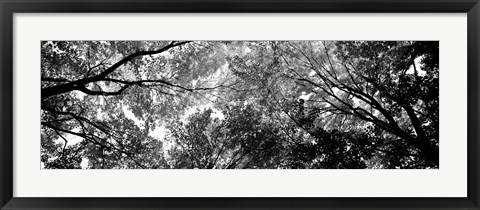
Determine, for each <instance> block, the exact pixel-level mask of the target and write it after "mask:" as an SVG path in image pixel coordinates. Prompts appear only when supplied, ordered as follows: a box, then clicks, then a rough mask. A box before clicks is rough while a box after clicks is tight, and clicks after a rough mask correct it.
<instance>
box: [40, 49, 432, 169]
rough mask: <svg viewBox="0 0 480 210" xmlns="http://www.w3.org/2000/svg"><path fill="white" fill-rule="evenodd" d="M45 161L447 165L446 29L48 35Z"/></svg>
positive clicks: (160, 165)
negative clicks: (344, 34) (442, 152)
mask: <svg viewBox="0 0 480 210" xmlns="http://www.w3.org/2000/svg"><path fill="white" fill-rule="evenodd" d="M41 77H42V78H41V109H42V112H41V161H42V165H43V167H44V168H62V169H67V168H105V169H106V168H144V169H168V168H182V169H183V168H190V169H193V168H199V169H203V168H210V169H213V168H215V169H233V168H257V169H267V168H275V169H276V168H282V169H283V168H288V169H313V168H319V169H322V168H323V169H340V168H438V167H439V127H438V126H439V82H438V81H439V80H438V79H439V43H438V42H435V41H42V43H41Z"/></svg>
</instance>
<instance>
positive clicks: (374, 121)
mask: <svg viewBox="0 0 480 210" xmlns="http://www.w3.org/2000/svg"><path fill="white" fill-rule="evenodd" d="M265 45H267V46H268V47H265V46H261V47H263V48H264V49H265V48H268V49H270V50H269V51H268V52H269V53H268V54H269V56H263V59H267V60H268V61H264V62H262V63H263V64H260V65H259V64H258V63H253V62H249V61H248V60H249V59H252V58H254V57H256V56H258V55H248V56H245V57H243V58H239V59H237V60H238V62H237V63H236V68H237V69H238V70H237V71H239V72H241V71H248V73H247V74H248V75H250V76H249V77H250V78H255V76H252V75H257V74H261V73H262V72H273V73H272V74H269V76H270V77H269V78H268V81H266V82H265V81H261V80H260V79H257V80H256V83H261V84H269V85H267V86H266V88H265V89H267V91H268V92H269V94H270V96H272V98H273V100H272V101H277V104H278V106H279V107H283V108H282V110H283V111H284V112H285V113H286V114H287V115H288V116H289V118H290V119H291V120H292V121H293V122H295V124H296V126H297V127H298V128H300V129H301V130H304V131H305V132H307V133H309V134H310V136H311V137H314V136H315V134H314V131H312V130H310V129H306V128H307V127H311V126H310V125H308V124H305V123H304V122H302V120H303V119H305V116H301V117H300V116H298V115H296V114H295V112H294V111H293V110H296V109H294V108H291V107H290V108H289V106H291V105H289V104H292V103H295V102H297V101H299V99H298V97H302V96H303V97H306V98H308V99H307V100H306V101H304V102H302V103H304V105H302V107H303V108H302V109H304V110H310V111H309V112H310V113H309V114H307V115H308V116H307V118H312V119H310V120H309V122H310V124H312V123H313V124H314V125H315V127H316V128H317V130H322V129H326V130H327V131H328V132H330V131H332V130H334V129H336V130H338V129H339V130H342V131H345V132H351V131H359V130H363V129H366V128H367V127H374V130H378V129H379V130H381V131H382V132H380V133H378V132H377V135H379V136H382V137H383V138H382V142H381V145H376V147H377V148H376V149H377V150H381V151H383V153H384V154H382V155H384V156H393V155H395V156H398V155H401V156H402V157H413V158H414V159H416V160H417V162H423V161H426V162H423V163H422V164H420V165H421V166H420V167H423V166H427V167H438V157H439V156H438V42H270V43H266V44H265ZM251 47H252V48H254V47H255V48H260V47H259V46H255V45H252V46H251ZM259 51H261V52H262V53H263V54H265V50H261V49H259ZM420 71H421V72H420ZM272 104H273V103H272ZM314 121H315V122H314ZM399 142H402V143H406V144H407V146H408V148H406V149H404V152H403V153H402V154H399V153H398V151H397V149H396V148H397V146H398V145H399V144H398V143H399ZM387 153H388V154H387ZM397 166H401V167H409V166H405V165H397ZM410 166H412V167H418V166H416V165H415V164H410Z"/></svg>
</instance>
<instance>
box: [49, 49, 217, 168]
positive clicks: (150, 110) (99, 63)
mask: <svg viewBox="0 0 480 210" xmlns="http://www.w3.org/2000/svg"><path fill="white" fill-rule="evenodd" d="M215 45H216V43H212V44H209V43H202V42H198V43H193V42H188V41H181V42H177V41H172V42H148V41H147V42H115V41H110V42H51V41H49V42H42V83H41V84H42V95H41V96H42V102H41V105H42V106H41V107H42V117H41V118H42V122H41V125H42V148H44V150H43V152H44V153H45V155H44V156H45V157H46V158H44V159H43V160H44V162H46V163H47V164H46V165H45V166H46V167H49V166H50V165H49V164H48V163H49V162H50V161H52V160H53V161H55V158H56V157H57V156H58V154H57V153H58V151H56V150H59V149H60V148H59V143H55V141H57V140H60V141H62V140H63V141H64V143H63V144H62V145H63V148H62V152H60V153H62V154H64V153H67V152H68V151H69V150H68V149H69V146H67V144H68V141H69V140H67V136H69V138H74V139H81V143H80V146H77V145H73V146H72V148H73V147H80V148H79V149H78V150H79V151H77V152H75V157H76V158H75V164H73V165H72V164H70V165H64V166H65V167H76V168H78V164H79V163H78V161H79V159H78V158H79V157H88V159H89V160H90V166H91V167H94V168H97V167H102V168H103V167H127V168H132V167H133V168H150V167H159V166H157V165H156V163H155V164H154V163H151V162H150V161H149V160H146V159H142V158H139V157H141V156H145V155H147V152H150V151H152V147H161V145H162V144H161V143H158V142H155V141H158V140H153V139H152V138H150V136H149V133H150V126H152V125H153V126H155V125H158V124H161V122H162V121H161V118H159V117H169V114H171V113H172V109H173V110H182V109H184V108H185V107H186V106H188V105H189V103H190V102H189V101H188V100H193V99H192V97H194V96H195V95H192V94H191V95H189V97H185V95H188V94H189V93H195V92H196V91H206V90H211V89H215V88H217V86H215V84H214V85H211V84H206V83H205V82H204V81H203V80H202V79H203V78H202V76H204V74H208V73H210V72H212V71H215V70H216V67H217V66H219V65H222V63H221V62H222V61H221V58H220V57H217V58H218V59H211V56H212V55H213V53H212V50H213V48H214V47H215ZM206 59H211V60H212V61H209V62H202V63H198V61H199V60H206ZM192 68H195V69H196V71H195V72H196V73H197V74H193V73H192V71H191V69H192ZM192 80H196V81H199V82H198V83H197V84H195V85H194V84H192V83H191V82H192ZM208 85H210V86H208ZM222 85H223V84H218V87H219V86H222ZM125 110H128V111H125ZM129 112H130V113H133V115H134V117H128V116H126V114H125V113H129ZM131 118H133V119H131ZM136 124H140V126H136ZM55 144H57V147H54V145H55ZM148 155H150V153H148ZM62 157H63V156H61V157H60V158H62ZM109 162H110V163H109ZM57 166H58V164H57Z"/></svg>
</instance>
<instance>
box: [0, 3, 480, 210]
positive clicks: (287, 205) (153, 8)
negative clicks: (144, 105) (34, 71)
mask: <svg viewBox="0 0 480 210" xmlns="http://www.w3.org/2000/svg"><path fill="white" fill-rule="evenodd" d="M0 7H1V16H2V23H1V30H0V31H2V33H1V34H0V36H1V37H0V38H1V43H0V48H1V50H2V53H1V54H2V56H1V57H0V64H1V68H2V70H1V73H0V75H1V76H0V78H1V85H0V89H1V90H0V94H1V95H0V98H1V100H2V103H1V104H0V107H1V108H0V109H1V112H0V118H1V120H0V123H1V126H0V128H1V130H0V136H1V137H0V138H1V139H0V154H1V156H0V157H1V159H0V161H1V164H0V189H1V191H0V207H1V209H72V208H75V209H214V208H215V209H251V210H255V209H371V208H381V209H479V208H480V205H479V193H478V191H479V188H480V185H479V162H478V160H479V158H480V157H479V152H480V147H479V144H478V133H479V132H478V131H477V129H478V117H479V112H478V106H479V104H478V100H479V99H478V94H479V86H478V81H479V79H480V78H479V74H478V70H479V59H480V57H479V55H480V54H479V49H480V46H479V45H480V44H479V35H480V34H479V27H478V26H479V24H480V23H479V19H480V17H479V13H480V5H479V1H478V0H460V1H459V0H414V1H396V0H385V1H375V0H339V1H328V0H311V1H308V0H307V1H293V0H257V1H245V0H234V1H223V2H222V1H220V0H198V1H195V0H179V1H169V0H144V1H133V0H101V1H78V0H74V1H62V0H52V1H49V0H38V1H33V0H18V1H13V0H2V1H0ZM14 13H467V15H468V17H467V18H468V23H467V25H468V26H467V27H468V32H467V33H468V38H467V42H468V102H467V103H468V154H467V155H468V163H467V165H468V166H467V167H468V177H467V182H468V189H467V194H468V196H467V197H465V198H440V197H432V198H416V197H408V198H406V197H403V198H370V197H355V198H341V197H338V198H275V197H255V198H254V197H242V198H232V197H188V198H187V197H172V198H113V197H111V198H95V197H91V198H42V197H35V198H32V197H28V198H26V197H13V183H14V180H15V177H14V174H13V168H14V165H13V141H14V134H13V121H14V120H15V119H13V114H12V113H13V109H14V104H13V97H14V94H13V50H14V49H13V40H14V39H15V37H13V14H14Z"/></svg>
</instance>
